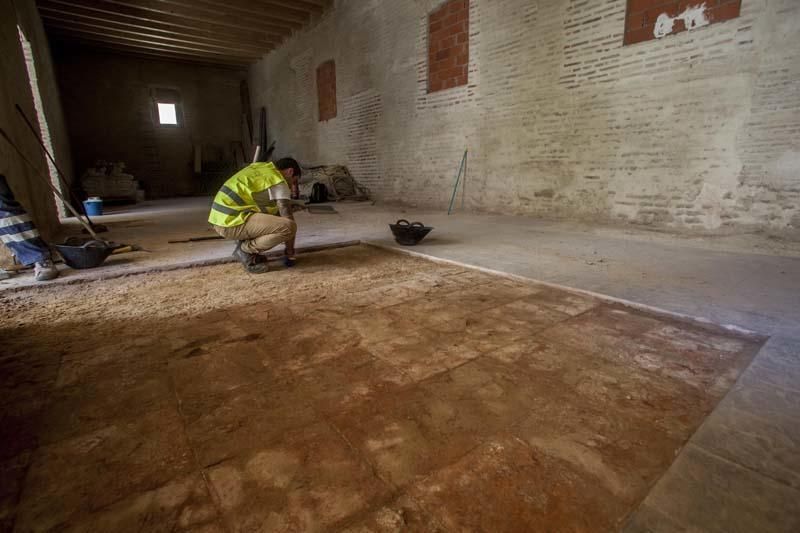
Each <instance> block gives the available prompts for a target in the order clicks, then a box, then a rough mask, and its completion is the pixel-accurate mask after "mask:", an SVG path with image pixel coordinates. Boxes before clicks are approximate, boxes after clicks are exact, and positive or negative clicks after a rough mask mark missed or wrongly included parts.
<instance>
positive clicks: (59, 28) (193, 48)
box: [47, 24, 262, 61]
mask: <svg viewBox="0 0 800 533" xmlns="http://www.w3.org/2000/svg"><path fill="white" fill-rule="evenodd" d="M47 29H48V31H50V32H53V31H55V32H58V33H60V34H62V35H75V36H81V37H86V36H92V37H94V38H95V39H96V40H100V41H102V40H106V39H107V40H109V42H118V43H119V42H124V43H127V44H129V45H130V46H141V47H142V48H145V47H148V46H158V47H160V48H161V49H164V50H175V51H176V52H180V53H183V54H194V53H201V54H206V55H208V54H213V55H219V56H224V57H235V58H240V59H243V60H247V61H255V60H257V59H260V58H261V55H262V54H260V53H257V52H235V51H229V50H221V49H214V48H210V47H208V48H207V47H203V46H200V45H190V44H179V43H174V42H165V41H162V40H160V39H152V38H151V39H144V38H140V37H130V36H127V35H117V34H115V33H114V32H112V31H110V30H104V31H94V30H89V29H83V28H70V27H67V26H63V25H60V24H48V25H47Z"/></svg>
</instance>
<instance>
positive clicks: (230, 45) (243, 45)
mask: <svg viewBox="0 0 800 533" xmlns="http://www.w3.org/2000/svg"><path fill="white" fill-rule="evenodd" d="M42 21H43V22H44V24H45V27H54V28H62V29H70V30H73V29H74V30H86V31H93V32H98V33H100V34H108V35H112V36H114V35H122V36H127V37H130V38H132V39H144V40H159V41H166V42H174V43H176V44H188V45H192V44H196V45H201V46H202V47H204V48H216V49H220V50H226V51H237V52H241V51H247V52H252V53H254V54H263V53H265V51H266V49H267V48H269V46H256V45H252V44H249V43H247V42H225V41H219V40H207V39H205V38H204V37H201V36H199V35H196V36H191V35H188V36H187V35H184V36H179V35H175V34H174V33H171V34H159V33H157V32H156V31H154V30H152V29H144V30H131V29H128V28H125V27H121V28H120V27H118V26H116V25H115V23H114V22H111V21H105V22H102V23H93V22H85V21H82V20H70V19H68V18H63V17H60V18H54V17H52V16H51V15H49V14H48V13H47V12H45V11H43V12H42Z"/></svg>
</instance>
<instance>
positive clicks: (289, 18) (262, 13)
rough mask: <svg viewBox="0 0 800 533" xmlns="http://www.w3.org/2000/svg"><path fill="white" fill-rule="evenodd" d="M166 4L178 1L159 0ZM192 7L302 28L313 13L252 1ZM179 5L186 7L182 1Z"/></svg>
mask: <svg viewBox="0 0 800 533" xmlns="http://www.w3.org/2000/svg"><path fill="white" fill-rule="evenodd" d="M158 1H159V2H164V3H173V2H175V1H178V0H158ZM189 3H190V4H191V5H192V7H198V8H208V9H210V10H213V11H219V10H220V9H222V10H227V11H229V12H231V13H235V14H237V15H238V16H244V17H258V19H259V20H264V21H270V22H273V23H276V24H277V23H284V22H291V23H294V24H297V26H296V28H300V27H301V26H302V25H303V24H307V23H308V21H309V20H310V18H311V12H310V11H306V10H303V9H296V8H293V7H292V8H289V7H285V6H281V5H276V4H273V3H270V2H253V1H252V0H193V1H192V2H189ZM179 5H185V2H184V1H182V0H181V3H180V4H179Z"/></svg>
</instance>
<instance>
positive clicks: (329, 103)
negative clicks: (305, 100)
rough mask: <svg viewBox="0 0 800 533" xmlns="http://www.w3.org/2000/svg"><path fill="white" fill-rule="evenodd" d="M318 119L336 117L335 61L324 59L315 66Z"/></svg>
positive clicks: (323, 119)
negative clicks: (324, 60)
mask: <svg viewBox="0 0 800 533" xmlns="http://www.w3.org/2000/svg"><path fill="white" fill-rule="evenodd" d="M317 101H318V103H319V121H320V122H324V121H326V120H330V119H332V118H336V63H335V62H334V61H333V60H330V61H326V62H324V63H323V64H321V65H320V66H319V67H317Z"/></svg>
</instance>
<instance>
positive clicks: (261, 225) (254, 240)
mask: <svg viewBox="0 0 800 533" xmlns="http://www.w3.org/2000/svg"><path fill="white" fill-rule="evenodd" d="M213 228H214V231H216V232H217V233H219V234H220V235H221V236H222V237H224V238H226V239H230V240H232V241H243V242H242V250H244V251H245V252H247V253H248V254H258V253H262V252H266V251H267V250H270V249H272V248H274V247H275V246H277V245H279V244H280V243H282V242H286V241H289V240H291V239H293V238H294V235H295V233H297V224H295V223H294V220H290V219H288V218H283V217H276V216H272V215H267V214H265V213H253V214H252V215H250V216H249V217H248V218H247V220H246V221H245V223H244V224H240V225H238V226H233V227H230V228H225V227H222V226H213Z"/></svg>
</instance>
